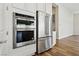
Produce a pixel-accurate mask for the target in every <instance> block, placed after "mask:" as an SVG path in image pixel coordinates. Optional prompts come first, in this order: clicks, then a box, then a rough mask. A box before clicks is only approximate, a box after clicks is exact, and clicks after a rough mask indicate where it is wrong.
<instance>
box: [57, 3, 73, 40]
mask: <svg viewBox="0 0 79 59" xmlns="http://www.w3.org/2000/svg"><path fill="white" fill-rule="evenodd" d="M58 12H59V15H58V16H59V39H61V38H64V37H67V36H70V35H73V13H72V12H71V11H69V10H68V9H67V8H65V7H64V6H63V4H59V11H58Z"/></svg>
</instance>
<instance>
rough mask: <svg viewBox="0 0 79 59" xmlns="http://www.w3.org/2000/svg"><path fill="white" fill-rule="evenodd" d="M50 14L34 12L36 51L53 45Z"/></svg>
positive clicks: (39, 51)
mask: <svg viewBox="0 0 79 59" xmlns="http://www.w3.org/2000/svg"><path fill="white" fill-rule="evenodd" d="M51 18H52V17H51V15H50V14H48V13H46V12H43V11H37V12H36V52H37V53H41V52H44V51H46V50H48V49H50V48H52V46H53V39H52V19H51Z"/></svg>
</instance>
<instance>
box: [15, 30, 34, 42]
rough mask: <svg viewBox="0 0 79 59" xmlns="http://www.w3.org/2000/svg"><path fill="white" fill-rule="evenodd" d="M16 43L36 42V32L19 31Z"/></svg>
mask: <svg viewBox="0 0 79 59" xmlns="http://www.w3.org/2000/svg"><path fill="white" fill-rule="evenodd" d="M16 39H17V40H16V42H17V43H20V42H26V41H30V40H34V31H17V36H16Z"/></svg>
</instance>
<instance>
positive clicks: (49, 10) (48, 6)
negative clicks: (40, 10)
mask: <svg viewBox="0 0 79 59" xmlns="http://www.w3.org/2000/svg"><path fill="white" fill-rule="evenodd" d="M46 12H47V13H49V14H51V15H52V3H46Z"/></svg>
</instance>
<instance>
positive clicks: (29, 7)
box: [24, 3, 36, 12]
mask: <svg viewBox="0 0 79 59" xmlns="http://www.w3.org/2000/svg"><path fill="white" fill-rule="evenodd" d="M24 8H25V10H27V11H30V12H36V3H25V4H24Z"/></svg>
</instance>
